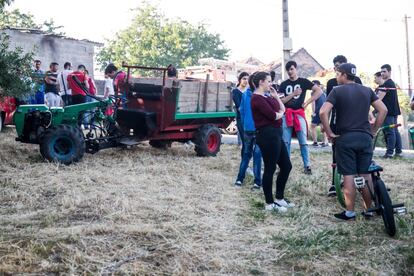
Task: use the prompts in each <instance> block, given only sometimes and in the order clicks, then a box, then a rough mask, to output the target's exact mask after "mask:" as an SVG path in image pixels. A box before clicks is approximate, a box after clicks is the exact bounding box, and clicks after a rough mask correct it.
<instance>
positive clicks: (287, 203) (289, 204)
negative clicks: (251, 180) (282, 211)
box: [275, 198, 295, 208]
mask: <svg viewBox="0 0 414 276" xmlns="http://www.w3.org/2000/svg"><path fill="white" fill-rule="evenodd" d="M275 203H276V204H278V205H280V206H282V207H286V208H293V207H295V204H294V203H292V202H290V201H289V200H287V199H286V198H284V199H276V201H275Z"/></svg>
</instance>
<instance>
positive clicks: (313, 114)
mask: <svg viewBox="0 0 414 276" xmlns="http://www.w3.org/2000/svg"><path fill="white" fill-rule="evenodd" d="M311 116H312V117H315V116H316V113H315V112H313V113H312V115H311ZM321 129H322V127H321Z"/></svg>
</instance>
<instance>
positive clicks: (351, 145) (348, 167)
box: [335, 132, 373, 175]
mask: <svg viewBox="0 0 414 276" xmlns="http://www.w3.org/2000/svg"><path fill="white" fill-rule="evenodd" d="M372 153H373V150H372V136H371V135H369V134H368V133H364V132H348V133H345V134H343V135H341V136H339V137H338V138H336V139H335V158H336V164H337V167H338V172H339V173H340V174H342V175H356V174H368V169H369V165H370V164H371V160H372Z"/></svg>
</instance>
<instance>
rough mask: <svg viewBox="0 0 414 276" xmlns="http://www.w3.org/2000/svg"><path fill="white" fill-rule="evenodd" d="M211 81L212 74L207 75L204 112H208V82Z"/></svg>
mask: <svg viewBox="0 0 414 276" xmlns="http://www.w3.org/2000/svg"><path fill="white" fill-rule="evenodd" d="M209 80H210V74H207V77H206V83H205V84H204V91H203V111H204V112H206V111H207V101H208V81H209Z"/></svg>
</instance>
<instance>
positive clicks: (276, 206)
mask: <svg viewBox="0 0 414 276" xmlns="http://www.w3.org/2000/svg"><path fill="white" fill-rule="evenodd" d="M265 210H266V211H277V212H281V213H284V212H286V211H287V208H286V207H283V206H280V205H279V204H277V203H276V202H273V203H270V204H266V207H265Z"/></svg>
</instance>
